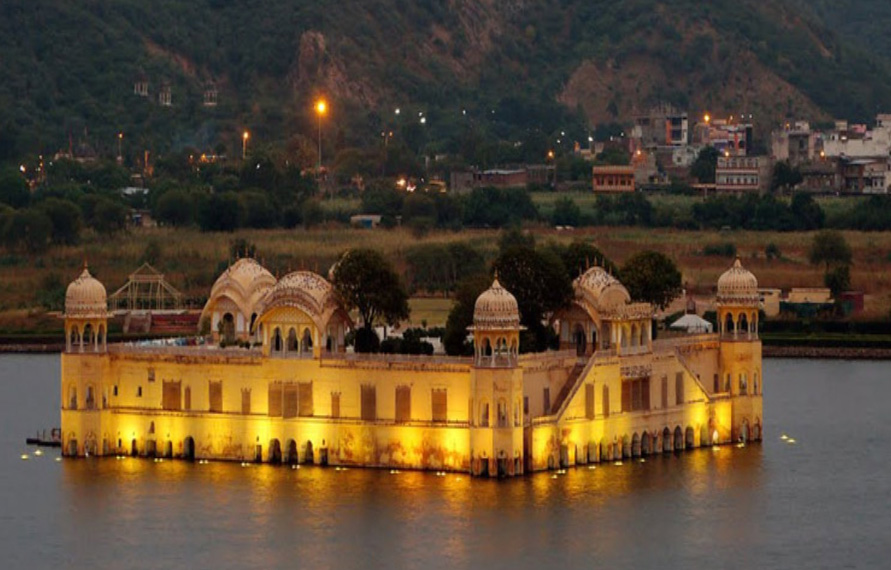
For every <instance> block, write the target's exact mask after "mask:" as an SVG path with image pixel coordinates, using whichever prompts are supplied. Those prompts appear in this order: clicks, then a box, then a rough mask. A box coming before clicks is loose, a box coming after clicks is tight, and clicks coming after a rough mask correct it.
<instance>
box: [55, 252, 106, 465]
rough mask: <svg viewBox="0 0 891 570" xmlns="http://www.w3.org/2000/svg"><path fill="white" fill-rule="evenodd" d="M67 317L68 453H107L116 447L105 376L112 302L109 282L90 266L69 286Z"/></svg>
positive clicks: (64, 425) (64, 367) (64, 360)
mask: <svg viewBox="0 0 891 570" xmlns="http://www.w3.org/2000/svg"><path fill="white" fill-rule="evenodd" d="M64 318H65V352H64V353H63V354H62V387H61V395H62V406H61V408H62V410H61V411H62V414H61V415H62V418H61V419H62V423H61V425H62V442H63V447H62V454H63V455H68V456H77V455H105V454H107V453H110V452H111V438H110V435H109V434H108V433H106V432H105V431H103V424H102V420H103V418H102V415H103V410H105V409H107V407H108V402H109V393H108V390H109V387H110V386H109V384H108V383H106V382H105V381H104V378H105V376H106V374H105V372H106V368H107V364H108V359H107V358H106V355H105V353H106V352H107V348H108V344H107V338H106V337H107V335H108V303H107V297H106V292H105V286H103V285H102V283H100V282H99V281H98V280H97V279H95V278H94V277H93V276H92V275H90V271H89V270H88V269H87V268H86V266H84V270H83V272H81V274H80V275H79V276H78V277H77V279H75V280H74V281H72V282H71V284H70V285H68V290H67V291H66V293H65V314H64ZM100 442H101V443H100Z"/></svg>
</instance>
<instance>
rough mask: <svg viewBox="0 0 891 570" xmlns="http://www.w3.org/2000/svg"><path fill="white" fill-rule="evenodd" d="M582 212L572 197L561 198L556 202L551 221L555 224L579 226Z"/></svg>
mask: <svg viewBox="0 0 891 570" xmlns="http://www.w3.org/2000/svg"><path fill="white" fill-rule="evenodd" d="M581 216H582V212H581V210H580V209H579V207H578V205H577V204H576V203H575V202H574V201H573V200H572V198H567V197H563V198H559V199H558V200H557V201H556V202H555V203H554V214H553V215H552V216H551V223H553V224H554V225H555V226H578V225H579V220H580V219H581Z"/></svg>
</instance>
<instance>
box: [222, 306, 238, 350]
mask: <svg viewBox="0 0 891 570" xmlns="http://www.w3.org/2000/svg"><path fill="white" fill-rule="evenodd" d="M220 336H221V337H223V340H224V341H225V342H226V343H227V344H228V343H230V342H235V317H234V316H233V315H232V313H226V314H225V315H223V319H222V320H221V321H220Z"/></svg>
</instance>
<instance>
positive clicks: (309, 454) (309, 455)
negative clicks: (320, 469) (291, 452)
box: [303, 440, 314, 464]
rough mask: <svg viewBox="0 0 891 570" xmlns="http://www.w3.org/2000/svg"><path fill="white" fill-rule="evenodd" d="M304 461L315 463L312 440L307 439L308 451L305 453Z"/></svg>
mask: <svg viewBox="0 0 891 570" xmlns="http://www.w3.org/2000/svg"><path fill="white" fill-rule="evenodd" d="M303 462H304V463H310V464H312V463H314V461H313V452H312V442H311V441H309V440H307V441H306V451H305V452H304V454H303Z"/></svg>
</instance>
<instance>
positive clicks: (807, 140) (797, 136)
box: [770, 121, 822, 166]
mask: <svg viewBox="0 0 891 570" xmlns="http://www.w3.org/2000/svg"><path fill="white" fill-rule="evenodd" d="M821 143H822V141H821V140H820V138H819V135H818V133H817V132H816V131H812V130H811V126H810V124H809V123H808V122H807V121H796V122H795V123H792V124H789V123H787V124H786V125H785V128H783V129H781V130H777V131H774V132H772V133H771V135H770V151H771V158H772V159H773V160H774V161H786V162H788V163H789V164H790V165H792V166H798V165H800V164H805V163H809V162H811V161H813V160H814V158H815V157H817V156H819V152H820V150H818V147H821V146H822V144H821Z"/></svg>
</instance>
